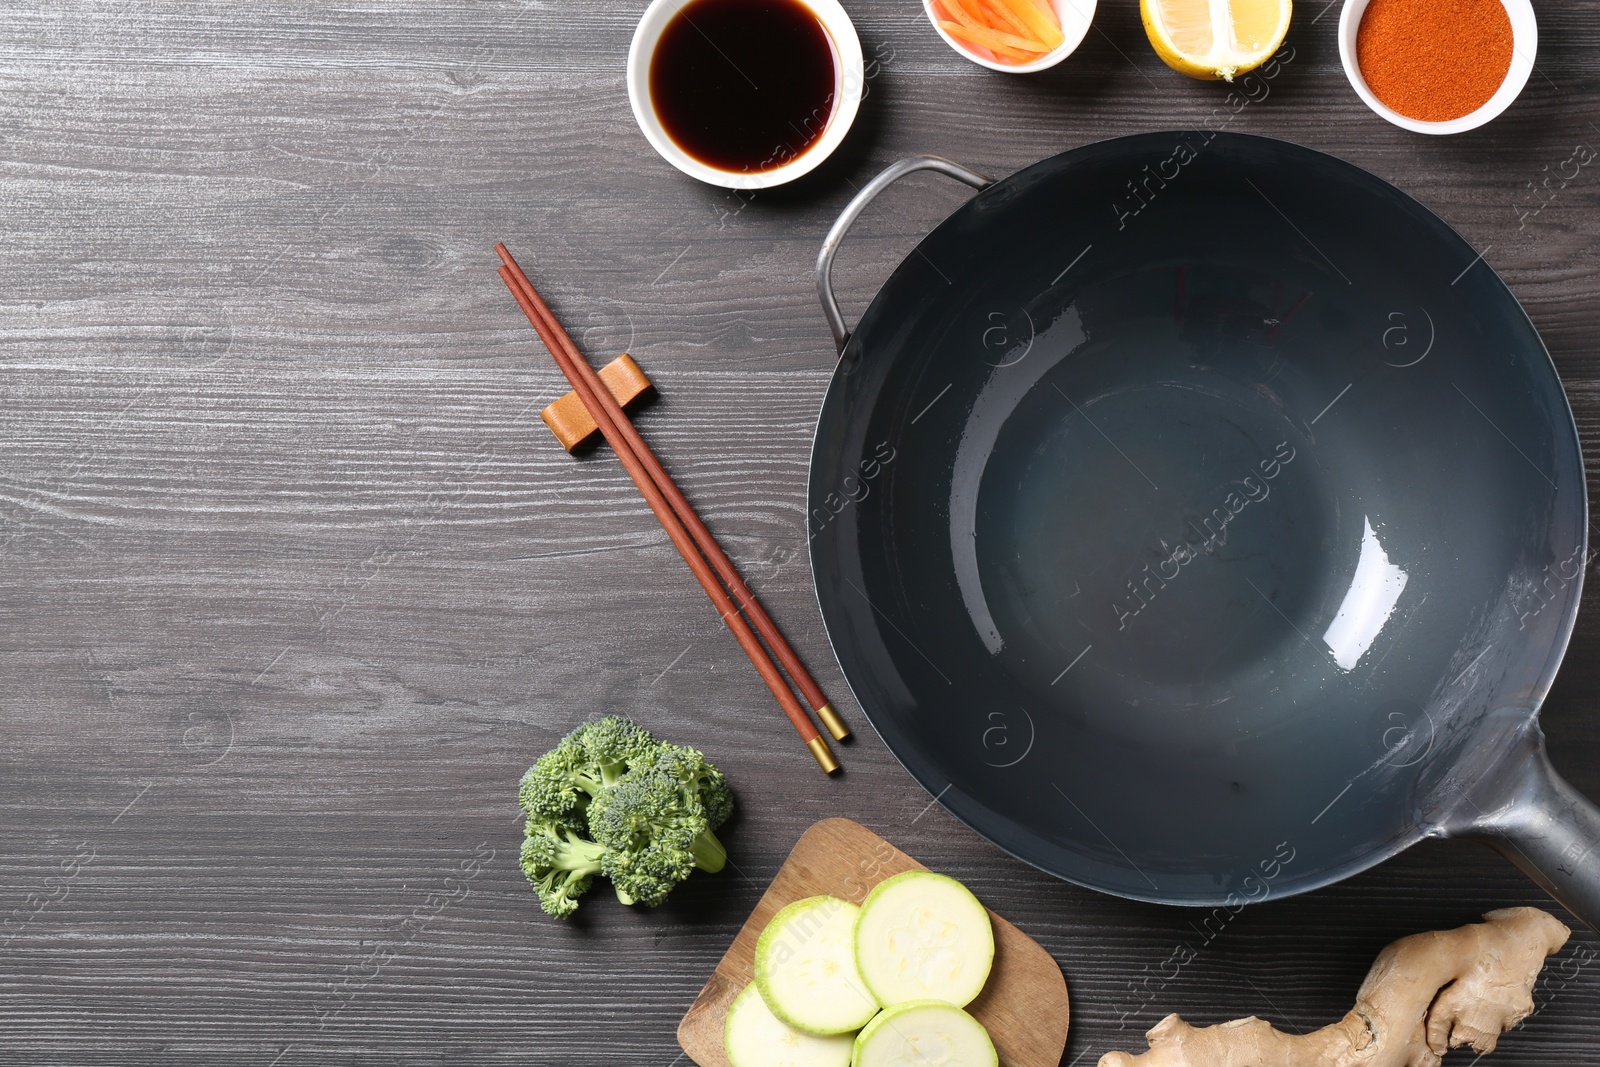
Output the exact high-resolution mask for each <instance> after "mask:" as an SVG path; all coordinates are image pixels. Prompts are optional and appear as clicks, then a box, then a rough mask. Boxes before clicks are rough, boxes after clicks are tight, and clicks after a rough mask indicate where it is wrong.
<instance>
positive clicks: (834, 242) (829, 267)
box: [817, 156, 994, 351]
mask: <svg viewBox="0 0 1600 1067" xmlns="http://www.w3.org/2000/svg"><path fill="white" fill-rule="evenodd" d="M919 170H932V171H938V172H939V173H940V174H943V175H944V176H946V177H947V178H954V179H955V180H956V181H958V182H962V183H964V184H966V185H970V186H972V187H973V188H974V189H983V188H986V187H988V186H990V185H993V184H994V179H993V178H986V177H984V176H983V175H982V174H979V173H978V172H977V171H975V170H968V169H967V168H966V167H963V166H962V165H961V164H959V163H953V162H951V161H950V160H948V159H945V158H943V157H942V156H912V157H911V158H909V159H902V160H900V162H898V163H893V164H891V165H890V166H889V167H888V168H886V169H885V170H884V172H883V173H882V174H879V175H878V176H877V177H876V178H874V179H872V180H871V181H870V182H868V183H867V184H866V185H865V186H863V187H862V189H861V191H860V192H859V193H857V194H856V195H855V198H854V199H853V200H851V201H850V203H849V204H847V205H845V209H844V210H843V211H842V212H840V213H839V217H838V219H836V220H835V221H834V224H833V229H831V230H829V231H828V236H827V238H826V239H824V240H823V242H822V250H821V251H820V252H818V253H817V296H818V297H820V298H821V299H822V314H823V317H824V318H826V319H827V320H828V329H829V330H832V331H833V340H834V343H836V344H837V345H838V346H839V349H840V351H843V350H844V346H845V342H846V341H848V340H850V329H849V327H847V326H845V324H844V312H842V311H840V310H839V300H838V298H837V297H835V296H834V295H833V257H834V256H835V255H837V254H838V252H839V243H840V242H841V241H843V240H844V235H845V234H846V233H848V232H850V227H851V226H852V225H854V223H855V221H856V219H857V218H859V217H860V216H861V213H862V212H863V211H865V210H866V209H867V205H868V204H870V203H872V201H873V200H875V199H876V198H877V196H878V194H879V193H881V192H883V191H884V190H885V189H887V188H889V186H891V185H893V184H894V183H895V182H897V181H899V180H900V179H901V178H904V177H905V176H906V175H907V174H911V173H914V172H916V171H919Z"/></svg>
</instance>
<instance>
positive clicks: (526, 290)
mask: <svg viewBox="0 0 1600 1067" xmlns="http://www.w3.org/2000/svg"><path fill="white" fill-rule="evenodd" d="M494 250H495V252H496V253H498V254H499V256H500V259H501V260H502V261H503V262H504V263H505V265H506V266H507V267H508V268H510V270H511V271H512V275H513V277H515V278H516V280H517V282H518V283H519V284H520V285H521V286H522V288H523V294H524V295H525V296H526V297H527V298H528V300H529V302H530V303H531V304H532V305H533V307H534V309H535V311H537V312H538V314H539V317H540V318H542V319H543V320H544V323H545V325H546V327H548V328H549V330H550V332H551V333H552V334H554V335H555V337H556V340H557V341H558V342H559V343H560V345H561V349H562V351H563V352H565V353H566V356H567V358H568V359H569V360H571V361H572V362H573V364H574V365H575V366H576V368H577V370H578V373H579V374H581V375H583V377H584V378H585V379H586V380H587V381H588V382H589V388H590V390H591V391H592V392H593V393H594V394H595V395H596V396H597V397H599V399H600V403H601V404H602V405H604V406H605V408H606V410H607V412H608V413H609V414H610V416H611V419H612V421H613V423H614V424H615V425H616V426H617V428H618V429H619V430H620V431H621V433H622V436H623V437H624V438H625V439H626V440H627V442H628V445H629V446H630V447H631V448H632V449H633V452H634V454H635V455H636V456H638V458H639V460H640V462H642V463H643V464H644V467H645V470H646V471H648V472H649V473H650V478H651V480H653V481H654V482H655V484H656V487H657V488H658V489H660V490H661V494H662V495H663V496H665V497H666V498H667V502H668V503H670V504H671V505H672V510H673V511H675V512H677V514H678V518H679V519H681V520H682V521H683V524H684V526H686V527H688V529H689V534H690V536H692V537H693V538H694V542H695V544H696V545H697V546H699V548H700V551H701V552H702V553H704V554H705V557H706V559H707V560H709V561H710V563H711V566H712V567H713V568H714V569H715V570H716V572H717V576H718V577H719V578H721V579H722V582H723V584H724V585H726V586H727V587H728V590H729V592H730V593H732V594H733V598H734V600H735V601H736V602H737V603H738V604H739V606H740V608H742V609H743V610H744V612H745V613H746V614H747V615H749V616H750V621H751V622H753V623H754V624H755V627H756V629H757V630H759V631H760V632H761V636H762V637H763V638H764V639H765V640H766V642H767V645H768V646H769V647H770V648H771V649H772V651H773V653H774V654H775V655H776V656H777V657H778V661H779V662H780V663H782V664H783V669H784V670H786V671H788V672H789V677H790V678H791V679H793V680H794V683H795V687H796V688H798V689H799V690H800V692H801V694H802V695H803V696H804V697H805V698H806V700H808V701H809V702H810V703H811V707H812V710H813V711H814V712H815V713H816V716H817V718H818V719H820V720H821V721H822V724H823V725H824V726H826V727H827V728H828V732H829V733H830V734H832V735H833V738H834V740H835V741H843V740H844V739H845V738H847V737H849V736H850V728H849V727H848V726H846V725H845V723H844V720H843V719H841V718H840V717H839V713H838V712H837V711H835V710H834V707H833V704H832V703H830V702H829V700H828V698H827V697H826V696H825V695H824V694H823V692H822V687H821V686H819V685H818V684H817V682H816V679H814V678H812V677H811V672H810V671H808V670H806V665H805V663H804V662H802V661H801V659H800V656H799V654H798V653H796V652H795V650H794V648H793V647H792V646H791V645H790V644H789V642H788V640H787V639H785V638H784V636H783V631H781V630H779V629H778V624H777V623H775V622H773V621H772V616H770V615H768V614H767V610H766V608H764V607H762V606H761V601H759V600H757V599H756V595H755V593H754V592H752V591H751V589H750V587H749V586H748V585H746V584H745V580H744V577H743V576H742V575H740V573H739V568H738V567H736V566H734V563H733V561H732V560H731V559H729V558H728V554H727V553H726V552H724V551H723V550H722V546H721V545H720V544H718V543H717V539H716V538H715V537H713V536H712V534H711V531H710V530H709V529H707V528H706V524H705V523H703V522H701V521H700V516H699V515H698V514H696V512H695V510H694V507H693V506H692V505H690V503H689V501H688V498H686V497H685V496H684V495H683V493H682V491H680V490H679V489H678V485H677V483H676V482H674V481H673V480H672V476H671V475H670V474H668V473H667V471H666V468H665V467H663V466H662V465H661V461H660V460H658V459H656V455H655V453H654V452H652V451H651V450H650V446H649V445H648V444H646V443H645V440H644V438H643V437H641V436H640V435H639V431H638V430H637V429H635V428H634V425H633V420H631V419H629V418H628V417H627V415H626V414H625V413H624V412H623V410H622V406H621V405H620V404H618V403H617V401H616V398H615V397H613V396H612V395H611V391H610V390H609V389H606V388H605V387H603V386H602V385H601V384H600V377H599V375H598V374H596V373H595V371H594V368H592V367H591V366H590V365H589V361H588V360H586V359H585V358H584V357H583V353H581V352H579V351H578V346H577V345H575V344H573V342H572V338H571V336H569V335H568V334H567V331H566V330H564V329H562V327H561V323H560V322H559V321H557V319H556V317H555V313H554V312H552V311H551V310H550V305H548V304H546V303H545V302H544V298H543V297H542V296H540V295H539V291H538V290H537V289H535V288H534V287H533V283H532V282H531V281H529V280H528V276H527V274H525V273H523V270H522V267H521V266H520V265H518V263H517V261H516V258H515V257H513V256H512V255H511V252H510V250H508V249H507V248H506V246H505V245H504V244H503V243H502V244H497V245H495V246H494ZM551 352H552V355H553V354H554V349H552V350H551ZM596 421H599V420H596ZM612 447H613V448H615V447H616V445H615V444H613V445H612Z"/></svg>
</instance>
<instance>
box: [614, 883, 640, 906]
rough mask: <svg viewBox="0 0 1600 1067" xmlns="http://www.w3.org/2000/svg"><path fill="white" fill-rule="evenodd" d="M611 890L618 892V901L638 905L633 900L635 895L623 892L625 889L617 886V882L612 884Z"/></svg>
mask: <svg viewBox="0 0 1600 1067" xmlns="http://www.w3.org/2000/svg"><path fill="white" fill-rule="evenodd" d="M611 888H613V889H615V890H616V891H617V899H618V900H620V901H621V902H622V903H624V904H634V903H637V902H636V901H635V900H634V899H633V894H631V893H628V892H625V891H624V890H623V888H622V887H621V886H620V885H617V884H616V883H615V882H612V883H611Z"/></svg>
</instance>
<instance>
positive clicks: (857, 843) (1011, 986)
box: [678, 819, 1072, 1067]
mask: <svg viewBox="0 0 1600 1067" xmlns="http://www.w3.org/2000/svg"><path fill="white" fill-rule="evenodd" d="M927 869H928V868H927V867H925V866H924V865H923V864H921V863H918V862H917V861H916V860H914V859H912V858H911V857H910V856H908V855H906V854H905V853H904V852H902V851H900V850H899V849H898V848H895V847H894V846H893V845H891V844H890V843H889V842H888V841H885V840H884V839H883V838H882V837H879V836H878V835H877V834H875V833H873V832H872V831H871V830H868V829H867V828H866V827H864V826H862V825H861V824H860V823H856V822H852V821H851V820H849V819H823V820H822V821H821V822H818V823H816V824H815V825H813V826H811V827H810V828H808V829H807V830H806V832H805V833H803V834H801V835H800V840H799V841H796V842H795V846H794V850H793V851H792V852H790V853H789V857H788V858H787V859H785V860H784V861H783V866H782V867H780V868H778V873H777V875H776V876H775V877H774V878H773V879H772V884H771V885H769V886H768V887H767V891H766V892H765V893H762V894H761V899H760V900H759V901H758V902H757V903H756V906H755V910H753V911H752V912H751V913H750V917H749V918H748V919H746V920H745V922H744V925H743V926H741V927H740V928H739V933H738V934H737V935H736V936H735V937H734V939H733V944H731V945H729V946H728V951H727V953H726V954H725V955H724V956H723V957H722V959H721V960H720V961H718V963H717V967H716V970H714V971H712V972H711V977H710V978H709V979H707V981H706V984H705V988H703V989H701V990H700V995H699V996H698V997H695V999H694V1003H693V1004H691V1005H689V1010H688V1011H687V1012H685V1013H684V1016H683V1019H682V1021H680V1022H679V1023H678V1044H680V1045H682V1046H683V1050H684V1052H686V1053H688V1054H689V1058H690V1059H691V1060H693V1061H694V1062H695V1063H698V1064H700V1067H728V1056H727V1053H726V1052H725V1051H724V1048H723V1041H722V1031H723V1026H724V1024H725V1023H726V1022H727V1019H728V1008H729V1006H730V1005H732V1004H733V998H734V997H737V996H738V995H739V994H740V992H742V991H743V990H744V987H745V986H747V985H749V984H750V982H751V981H752V980H753V979H754V977H755V959H756V941H757V940H758V939H759V938H760V937H761V931H762V930H764V929H766V927H767V923H769V922H771V921H772V917H773V916H774V915H776V914H777V913H778V912H779V911H780V910H781V909H782V908H784V907H785V906H786V905H789V904H793V903H794V902H795V901H797V900H804V899H805V898H806V897H814V896H819V895H823V894H826V895H828V896H833V897H838V898H840V899H841V900H847V901H849V902H850V903H852V904H860V903H861V902H862V901H863V900H865V899H866V897H867V894H868V893H869V892H871V891H872V887H873V886H875V885H877V884H878V883H879V882H881V881H883V880H884V879H885V878H892V877H893V876H894V875H897V874H901V873H903V872H905V871H925V870H927ZM989 918H990V920H991V921H992V922H993V924H994V969H993V970H992V971H990V972H989V981H988V983H987V984H986V985H985V986H984V987H983V992H982V993H980V994H978V999H976V1000H974V1001H973V1002H972V1003H971V1004H970V1005H968V1006H967V1010H968V1011H969V1012H971V1013H972V1015H973V1016H974V1017H975V1018H976V1019H977V1020H978V1021H979V1022H981V1023H983V1025H984V1027H985V1028H986V1029H987V1030H988V1031H989V1036H990V1037H991V1038H992V1039H993V1041H994V1044H995V1051H996V1052H998V1053H999V1054H1000V1063H1001V1067H1056V1065H1057V1064H1059V1063H1060V1062H1061V1052H1062V1050H1063V1049H1064V1048H1066V1044H1067V1026H1068V1024H1069V1023H1070V1021H1071V1015H1072V1012H1071V1005H1070V1004H1069V1003H1068V999H1067V983H1066V980H1065V979H1064V978H1063V977H1062V975H1061V968H1060V966H1058V965H1057V964H1056V961H1055V960H1053V959H1052V958H1051V957H1050V954H1049V953H1048V952H1046V951H1045V950H1044V949H1043V948H1042V947H1041V946H1040V945H1039V943H1038V942H1037V941H1035V940H1034V939H1033V938H1031V937H1029V936H1028V935H1027V934H1025V933H1023V932H1022V931H1021V930H1018V929H1017V928H1016V927H1015V926H1013V925H1012V924H1011V923H1010V922H1008V921H1007V920H1006V919H1005V918H1004V917H1002V916H1000V915H996V914H995V913H994V911H993V910H991V911H990V912H989Z"/></svg>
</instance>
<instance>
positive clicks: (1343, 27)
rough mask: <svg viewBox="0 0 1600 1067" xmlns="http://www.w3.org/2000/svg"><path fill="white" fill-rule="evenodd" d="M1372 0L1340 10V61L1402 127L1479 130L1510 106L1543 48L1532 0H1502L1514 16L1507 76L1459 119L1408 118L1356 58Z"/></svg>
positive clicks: (1373, 103)
mask: <svg viewBox="0 0 1600 1067" xmlns="http://www.w3.org/2000/svg"><path fill="white" fill-rule="evenodd" d="M1370 2H1371V0H1345V3H1344V10H1342V11H1341V12H1340V13H1339V61H1340V62H1341V63H1343V64H1344V76H1345V77H1346V78H1349V79H1350V87H1351V88H1352V89H1354V90H1355V91H1356V95H1357V96H1359V97H1360V98H1361V100H1362V102H1363V103H1365V104H1366V105H1367V106H1368V107H1370V108H1371V109H1372V110H1373V111H1376V112H1377V113H1378V114H1379V115H1381V116H1383V117H1384V118H1386V119H1388V120H1389V121H1390V122H1392V123H1394V124H1395V125H1396V126H1399V127H1400V128H1401V129H1404V130H1410V131H1412V132H1413V133H1433V134H1444V133H1465V132H1466V131H1467V130H1475V129H1477V128H1478V127H1479V126H1482V125H1483V124H1484V123H1485V122H1488V121H1489V120H1490V119H1492V118H1495V117H1496V116H1498V115H1499V114H1500V113H1501V112H1502V111H1504V110H1505V109H1506V108H1508V107H1510V106H1511V101H1513V100H1515V99H1516V98H1517V94H1518V93H1520V92H1522V87H1523V86H1524V85H1527V84H1528V75H1530V74H1532V73H1533V60H1534V56H1535V55H1537V54H1538V51H1539V23H1538V20H1537V19H1535V18H1534V16H1533V4H1532V3H1530V2H1529V0H1501V3H1503V4H1504V5H1505V9H1506V14H1507V15H1509V16H1511V68H1510V69H1509V70H1507V71H1506V80H1505V81H1503V82H1501V83H1500V88H1499V89H1497V90H1495V94H1494V95H1493V96H1491V97H1490V98H1489V99H1488V101H1487V102H1486V103H1485V104H1484V105H1483V106H1482V107H1480V108H1479V109H1478V110H1476V111H1474V112H1472V113H1471V114H1467V115H1463V116H1461V117H1460V118H1458V119H1450V120H1449V121H1447V122H1424V121H1422V120H1421V119H1412V118H1407V117H1406V116H1404V115H1402V114H1400V113H1399V112H1398V111H1396V110H1394V109H1393V108H1391V107H1389V106H1388V105H1386V104H1384V103H1383V102H1382V101H1381V100H1379V99H1378V98H1377V97H1376V96H1373V95H1372V90H1371V89H1369V88H1367V80H1366V78H1364V77H1362V75H1361V65H1360V64H1359V63H1358V62H1357V61H1356V31H1357V30H1359V29H1360V28H1361V16H1362V15H1363V14H1365V13H1366V10H1367V4H1368V3H1370Z"/></svg>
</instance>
